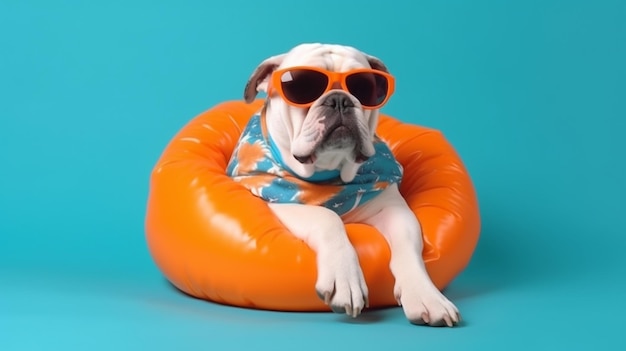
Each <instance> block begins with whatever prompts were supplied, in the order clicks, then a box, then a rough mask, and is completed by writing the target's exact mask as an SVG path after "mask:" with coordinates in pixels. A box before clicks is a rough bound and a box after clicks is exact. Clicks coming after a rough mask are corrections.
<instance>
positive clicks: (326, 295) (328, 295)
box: [324, 291, 330, 305]
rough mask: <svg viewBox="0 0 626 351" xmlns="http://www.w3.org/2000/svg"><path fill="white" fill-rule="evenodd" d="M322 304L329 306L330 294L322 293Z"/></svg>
mask: <svg viewBox="0 0 626 351" xmlns="http://www.w3.org/2000/svg"><path fill="white" fill-rule="evenodd" d="M324 303H325V304H327V305H330V292H328V291H327V292H325V293H324Z"/></svg>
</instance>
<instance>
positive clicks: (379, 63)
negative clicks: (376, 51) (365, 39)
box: [365, 55, 389, 73]
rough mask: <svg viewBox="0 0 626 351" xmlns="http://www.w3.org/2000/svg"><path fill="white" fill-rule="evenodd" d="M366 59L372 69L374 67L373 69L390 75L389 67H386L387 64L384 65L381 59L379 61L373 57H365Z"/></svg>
mask: <svg viewBox="0 0 626 351" xmlns="http://www.w3.org/2000/svg"><path fill="white" fill-rule="evenodd" d="M365 57H367V62H369V64H370V67H372V69H375V70H378V71H383V72H385V73H389V70H388V69H387V66H385V64H384V63H383V61H382V60H381V59H379V58H378V57H374V56H371V55H365Z"/></svg>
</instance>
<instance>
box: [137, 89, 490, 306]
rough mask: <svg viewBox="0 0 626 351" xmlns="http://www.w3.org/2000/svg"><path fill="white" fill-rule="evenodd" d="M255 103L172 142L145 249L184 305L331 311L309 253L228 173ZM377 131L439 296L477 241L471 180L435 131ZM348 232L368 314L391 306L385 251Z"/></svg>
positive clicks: (380, 243)
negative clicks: (396, 168)
mask: <svg viewBox="0 0 626 351" xmlns="http://www.w3.org/2000/svg"><path fill="white" fill-rule="evenodd" d="M262 103H263V102H262V101H261V100H257V101H255V102H254V103H252V104H246V103H244V102H243V101H231V102H226V103H222V104H220V105H218V106H216V107H214V108H212V109H210V110H208V111H206V112H204V113H202V114H200V115H199V116H197V117H196V118H194V119H193V120H192V121H190V122H189V123H188V124H187V125H186V126H185V127H184V128H183V129H182V130H180V131H179V133H178V134H177V135H176V136H175V137H174V138H173V140H172V141H171V142H170V143H169V145H168V146H167V147H166V149H165V150H164V152H163V154H162V156H161V158H160V160H159V161H158V163H157V164H156V166H155V168H154V170H153V172H152V175H151V184H150V193H149V198H148V205H147V216H146V237H147V243H148V247H149V250H150V252H151V254H152V257H153V259H154V261H155V262H156V264H157V266H158V267H159V269H160V270H161V271H162V272H163V274H164V275H165V277H167V279H168V280H169V281H170V282H171V283H172V284H174V285H175V286H176V287H177V288H179V289H180V290H182V291H183V292H185V293H187V294H189V295H191V296H194V297H197V298H201V299H206V300H210V301H214V302H217V303H222V304H228V305H235V306H240V307H248V308H259V309H270V310H280V311H327V310H328V311H329V310H330V308H329V307H328V306H326V305H325V304H324V303H323V301H322V300H320V299H319V298H318V297H317V295H316V293H315V288H314V287H315V280H316V266H315V256H314V253H313V251H312V250H311V249H309V248H308V246H306V244H304V243H303V242H302V241H300V240H298V239H296V238H295V237H293V236H292V235H291V234H290V233H289V232H288V231H287V230H286V229H285V228H284V227H283V226H282V224H281V223H280V222H279V221H278V220H277V219H276V218H275V217H274V215H273V213H272V212H271V210H270V209H269V208H268V206H267V205H266V204H265V202H263V200H261V199H259V198H257V197H255V196H253V195H252V194H251V193H250V192H249V191H248V190H246V189H245V188H244V187H243V186H241V185H239V184H237V183H235V182H234V181H233V180H231V179H230V178H229V177H228V176H226V174H225V169H226V165H227V163H228V161H229V159H230V156H231V153H232V151H233V149H234V148H235V144H236V143H237V141H238V139H239V135H240V134H241V132H242V130H243V128H244V127H245V125H246V123H247V121H248V119H249V118H250V117H251V116H252V115H253V113H254V112H256V111H257V110H258V109H259V108H260V107H261V105H262ZM377 132H378V135H379V136H380V137H381V138H382V139H383V140H385V141H387V143H388V144H389V146H390V148H391V150H392V151H393V153H394V154H395V156H396V158H397V159H398V161H399V162H400V163H401V164H402V165H403V167H404V170H405V172H404V178H403V181H402V183H401V186H400V191H401V193H402V195H403V196H404V197H405V199H406V200H407V202H408V204H409V206H410V207H411V208H412V209H413V211H414V212H415V214H416V215H417V217H418V218H419V220H420V222H421V224H422V232H423V235H424V251H423V256H424V260H425V262H426V267H427V269H428V272H429V274H430V276H431V278H432V280H433V281H434V283H435V285H436V286H437V287H438V288H440V289H443V288H444V287H445V286H446V285H448V284H449V283H450V282H451V281H452V279H454V277H455V276H456V275H458V274H459V273H460V272H461V271H462V270H463V269H464V268H465V266H466V265H467V264H468V262H469V260H470V257H471V255H472V253H473V251H474V248H475V246H476V243H477V241H478V237H479V231H480V217H479V212H478V204H477V199H476V194H475V191H474V187H473V185H472V182H471V179H470V177H469V176H468V173H467V171H466V169H465V167H464V165H463V163H462V162H461V160H460V158H459V156H458V155H457V153H456V152H455V150H454V149H453V148H452V146H451V145H450V144H449V143H448V142H447V141H446V140H445V138H444V137H443V136H442V134H441V133H440V132H438V131H436V130H432V129H428V128H424V127H419V126H415V125H411V124H407V123H403V122H400V121H399V120H396V119H394V118H392V117H389V116H386V115H384V114H382V115H381V118H380V124H379V127H378V131H377ZM346 229H347V232H348V235H349V238H350V241H351V242H352V244H353V245H354V246H355V248H356V251H357V253H358V255H359V260H360V263H361V266H362V269H363V274H364V276H365V280H366V282H367V284H368V288H369V294H370V296H369V300H370V306H371V307H386V306H396V305H397V303H396V301H395V298H394V296H393V285H394V279H393V277H392V275H391V272H390V270H389V258H390V251H389V247H388V246H387V242H386V241H385V240H384V238H383V237H382V235H380V234H379V233H378V232H377V231H376V230H375V229H374V228H372V227H369V226H366V225H363V224H349V225H347V226H346Z"/></svg>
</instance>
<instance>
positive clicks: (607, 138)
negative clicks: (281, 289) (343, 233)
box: [0, 0, 626, 350]
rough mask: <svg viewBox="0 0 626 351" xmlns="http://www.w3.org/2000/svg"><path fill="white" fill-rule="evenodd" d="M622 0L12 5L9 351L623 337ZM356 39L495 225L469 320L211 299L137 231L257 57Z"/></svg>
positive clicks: (468, 346) (2, 228)
mask: <svg viewBox="0 0 626 351" xmlns="http://www.w3.org/2000/svg"><path fill="white" fill-rule="evenodd" d="M625 4H626V2H623V1H565V0H564V1H549V0H544V1H534V0H527V1H480V0H476V1H452V0H450V1H416V2H411V1H397V2H394V1H387V2H378V1H366V0H363V1H358V2H356V1H345V2H341V1H330V0H319V1H316V2H295V1H279V0H276V1H271V2H269V1H256V2H252V1H247V0H244V1H241V0H239V1H237V0H231V1H223V2H212V1H183V0H179V1H170V2H166V1H139V0H135V1H133V0H129V1H121V0H109V1H61V0H59V1H33V0H31V1H17V0H2V1H1V2H0V349H2V350H68V349H72V350H74V349H75V350H86V349H89V350H100V349H102V350H139V349H142V350H148V349H156V350H173V349H176V350H189V349H194V350H196V349H207V350H221V349H243V348H247V349H254V350H256V349H259V350H261V349H299V350H318V349H335V348H336V349H339V348H342V349H348V348H349V349H396V348H397V349H400V348H405V347H406V348H410V349H420V350H430V349H436V350H451V349H455V350H504V349H506V350H513V349H515V350H517V349H555V350H556V349H558V350H590V349H593V350H597V349H598V350H599V349H615V350H617V349H623V348H626V336H625V333H624V323H623V321H624V317H625V312H626V304H625V302H624V300H625V299H626V282H625V277H626V260H625V258H624V257H625V254H624V250H625V249H626V240H625V239H624V236H625V232H626V224H625V223H626V219H625V218H626V217H625V215H626V214H625V211H624V210H625V209H626V186H625V185H624V182H625V180H626V166H625V158H624V156H623V150H625V149H626V142H625V141H624V140H625V139H624V136H623V135H624V132H626V123H625V117H626V103H625V100H626V65H625V62H626V5H625ZM308 41H321V42H334V43H343V44H350V45H353V46H356V47H358V48H360V49H362V50H364V51H366V52H368V53H371V54H374V55H376V56H379V57H380V58H382V59H383V60H384V61H385V62H386V63H387V65H388V66H389V67H390V69H391V70H392V73H393V74H394V75H395V76H396V77H397V93H396V94H395V95H394V96H393V98H392V99H391V101H390V102H389V104H388V105H387V106H385V109H384V111H385V112H386V113H388V114H391V115H393V116H396V117H398V118H400V119H402V120H405V121H409V122H413V123H417V124H422V125H425V126H429V127H433V128H437V129H440V130H442V131H443V132H444V133H445V135H446V136H447V137H448V139H449V140H450V141H451V142H452V143H453V145H454V146H455V147H456V148H457V150H458V152H459V153H460V154H461V156H462V157H463V159H464V161H465V163H466V165H467V167H468V169H469V171H470V172H471V175H472V177H473V179H474V181H475V185H476V188H477V190H478V194H479V200H480V205H481V213H482V218H483V230H482V236H481V240H480V242H479V245H478V248H477V250H476V253H475V256H474V258H473V260H472V262H471V264H470V265H469V267H468V268H467V269H466V270H465V271H464V272H463V273H462V274H461V275H460V276H459V277H458V279H456V280H455V281H454V282H453V284H452V285H451V286H450V287H449V289H448V290H447V295H448V296H449V297H450V298H451V299H452V300H453V301H455V302H456V304H457V306H459V308H460V309H461V311H462V313H463V315H464V318H465V322H464V323H463V325H462V326H461V327H459V328H454V329H447V328H427V327H417V326H412V325H410V324H409V323H407V322H406V321H405V319H404V316H403V314H402V311H401V310H400V309H399V308H392V309H385V310H379V311H371V312H368V313H366V314H365V315H364V316H362V317H361V318H359V319H357V320H350V319H348V318H345V317H343V316H340V315H335V314H330V313H276V312H267V311H253V310H244V309H239V308H234V307H226V306H220V305H215V304H212V303H208V302H203V301H198V300H194V299H191V298H189V297H186V296H183V295H182V294H180V293H178V292H176V291H175V290H174V289H172V288H171V287H170V286H169V285H168V284H167V283H166V282H165V281H164V279H163V278H162V276H161V274H160V273H159V271H158V270H157V269H156V267H155V266H154V264H153V262H152V260H151V258H150V255H149V253H148V251H147V249H146V244H145V241H144V227H143V224H144V214H145V204H146V198H147V194H148V177H149V173H150V171H151V168H152V166H153V165H154V163H155V162H156V160H157V158H158V157H159V155H160V153H161V151H162V150H163V148H164V147H165V145H166V143H167V142H168V140H169V139H170V138H171V137H172V136H173V135H174V134H175V133H176V132H177V131H178V130H179V129H180V128H181V127H182V126H183V125H184V124H185V123H187V122H188V121H189V120H190V119H191V118H193V117H194V116H195V115H197V114H198V113H200V112H202V111H204V110H206V109H208V108H210V107H211V106H213V105H215V104H217V103H219V102H221V101H225V100H232V99H239V98H241V96H242V91H243V86H244V84H245V82H246V79H247V78H248V76H249V74H250V73H251V72H252V70H253V69H254V67H255V66H256V65H257V64H258V63H259V62H260V61H261V60H262V59H264V58H266V57H268V56H270V55H273V54H277V53H280V52H283V51H285V50H287V49H289V48H290V47H292V46H294V45H296V44H298V43H300V42H308Z"/></svg>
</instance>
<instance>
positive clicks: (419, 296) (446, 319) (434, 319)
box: [394, 285, 461, 327]
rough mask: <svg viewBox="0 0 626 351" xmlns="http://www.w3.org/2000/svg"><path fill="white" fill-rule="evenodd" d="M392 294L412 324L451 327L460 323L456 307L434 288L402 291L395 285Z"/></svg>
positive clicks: (414, 288)
mask: <svg viewBox="0 0 626 351" xmlns="http://www.w3.org/2000/svg"><path fill="white" fill-rule="evenodd" d="M394 293H395V296H396V299H397V300H398V303H399V304H400V305H402V309H403V310H404V314H405V315H406V318H407V319H408V320H409V321H410V322H411V323H413V324H419V325H424V324H427V325H430V326H433V327H441V326H448V327H453V326H455V325H457V324H458V323H459V322H460V321H461V315H460V314H459V310H458V309H457V308H456V306H455V305H454V304H453V303H452V302H450V300H448V299H447V298H446V297H445V296H444V295H443V294H442V293H441V292H440V291H439V290H437V289H436V288H426V289H419V288H417V287H415V286H412V287H411V288H408V289H403V288H401V287H400V286H399V285H396V288H395V291H394Z"/></svg>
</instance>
